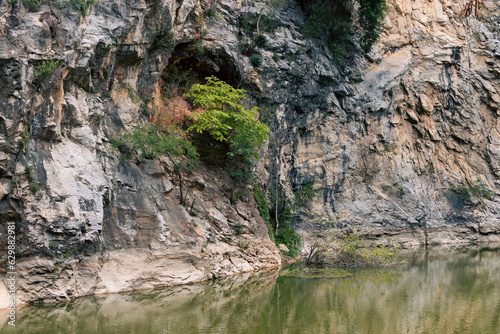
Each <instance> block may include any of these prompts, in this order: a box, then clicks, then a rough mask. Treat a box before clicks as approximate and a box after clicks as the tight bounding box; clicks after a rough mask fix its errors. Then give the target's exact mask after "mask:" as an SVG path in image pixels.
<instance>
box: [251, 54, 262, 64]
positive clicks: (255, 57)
mask: <svg viewBox="0 0 500 334" xmlns="http://www.w3.org/2000/svg"><path fill="white" fill-rule="evenodd" d="M262 63H263V60H262V57H261V56H259V55H258V54H253V55H251V56H250V64H252V66H254V67H259V66H260V65H262Z"/></svg>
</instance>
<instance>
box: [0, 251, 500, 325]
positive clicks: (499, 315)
mask: <svg viewBox="0 0 500 334" xmlns="http://www.w3.org/2000/svg"><path fill="white" fill-rule="evenodd" d="M404 257H405V259H406V261H407V263H404V264H401V265H398V266H396V267H392V268H378V269H362V270H355V271H351V272H352V274H353V276H350V277H345V278H333V279H318V278H314V279H298V278H293V277H285V276H279V277H278V272H277V271H271V272H266V273H258V274H246V275H242V276H236V277H231V278H227V279H223V280H216V281H212V282H206V283H203V284H196V285H187V286H181V287H174V288H171V289H167V290H161V291H149V292H136V293H131V294H119V295H109V296H105V297H92V298H82V299H78V300H76V301H73V302H70V303H67V304H64V305H62V304H60V305H55V306H35V307H25V308H22V309H21V310H19V313H18V315H19V318H18V322H17V325H18V326H16V327H17V332H18V333H22V332H29V333H68V332H72V333H182V334H187V333H252V334H255V333H301V334H302V333H319V334H321V333H325V334H326V333H328V334H329V333H366V334H368V333H370V334H378V333H380V334H382V333H440V334H447V333H481V334H490V333H491V334H496V333H499V332H500V287H499V285H498V282H500V247H499V248H492V247H490V248H479V247H477V248H473V249H471V248H461V249H460V248H454V249H447V248H444V247H441V248H433V249H430V250H424V249H423V250H419V251H416V252H411V253H410V252H409V253H407V254H405V255H404ZM284 270H287V269H286V268H285V269H284ZM0 317H2V318H1V319H2V323H4V322H3V321H4V320H3V319H4V317H3V316H2V315H0ZM0 328H2V333H3V332H4V330H5V329H6V328H7V326H6V324H5V325H4V326H3V327H0ZM5 332H6V333H10V331H9V330H6V331H5Z"/></svg>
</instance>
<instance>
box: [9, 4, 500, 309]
mask: <svg viewBox="0 0 500 334" xmlns="http://www.w3.org/2000/svg"><path fill="white" fill-rule="evenodd" d="M459 11H460V4H459V3H457V2H454V1H446V0H434V1H411V2H410V1H403V0H394V1H390V2H389V3H388V13H387V17H386V19H385V21H384V32H383V33H382V36H381V38H380V42H379V43H377V44H376V45H375V46H374V48H373V51H372V52H371V53H370V54H369V55H368V57H363V56H361V55H359V56H356V55H353V56H352V57H353V58H354V61H352V62H350V63H349V64H348V65H347V66H345V67H343V68H340V67H336V66H335V65H334V62H333V57H332V55H331V53H330V52H329V51H328V50H327V48H326V47H325V46H324V45H322V44H321V43H318V41H315V40H314V39H312V38H309V37H308V36H306V35H305V34H304V33H303V30H304V26H305V23H306V18H305V16H304V13H303V11H302V9H301V7H300V5H299V3H295V2H293V1H289V2H286V3H285V5H284V6H283V7H273V6H272V5H271V4H270V3H267V2H265V1H253V2H250V1H229V0H221V1H216V2H212V1H209V0H203V1H199V0H189V1H187V0H185V1H173V0H130V1H125V2H124V1H118V0H103V1H99V2H98V3H97V4H92V5H91V7H90V11H89V15H88V16H87V17H84V16H83V15H81V13H78V12H75V10H74V9H73V8H71V7H68V6H67V5H64V3H63V2H58V1H52V4H51V3H50V2H49V1H43V4H42V6H41V7H40V8H39V9H37V10H36V11H34V12H30V11H29V10H27V9H26V8H25V6H24V5H23V2H22V1H17V3H16V4H15V5H12V4H11V3H10V2H6V1H3V2H2V3H1V4H0V68H1V70H0V82H1V87H2V88H1V89H0V220H1V222H2V225H1V226H0V232H1V233H2V237H1V238H0V245H1V248H2V249H4V248H5V246H6V238H5V235H6V224H7V223H8V222H12V221H14V222H16V231H17V237H18V253H19V256H18V258H17V270H18V271H19V273H20V280H19V289H20V292H19V296H20V302H23V303H24V302H32V301H37V300H42V299H52V300H58V299H65V298H70V297H76V296H81V295H85V294H92V293H101V292H114V291H124V290H130V289H141V288H151V287H156V286H165V285H172V284H181V283H186V282H193V281H198V280H203V279H208V278H211V277H218V276H224V275H229V274H234V273H238V272H243V271H249V270H254V269H258V268H264V267H269V266H274V265H279V264H280V257H279V254H278V252H277V250H276V248H275V246H274V245H273V243H272V242H271V241H270V240H269V237H268V234H267V227H266V225H265V223H264V221H263V220H262V219H261V218H260V217H259V215H258V212H257V210H256V208H255V203H254V201H253V199H252V196H250V195H248V194H247V195H244V196H243V197H242V198H241V200H239V201H234V200H233V196H232V195H231V194H230V191H229V190H228V187H227V185H228V184H230V182H231V181H230V178H229V176H228V175H226V174H225V173H223V172H220V171H216V170H214V169H213V168H211V167H209V166H206V165H203V164H201V165H200V167H199V169H198V170H197V171H196V172H194V173H192V174H190V175H188V176H187V183H188V187H189V188H190V189H191V191H190V194H189V196H188V203H190V204H192V203H194V204H192V205H188V206H186V207H184V206H181V205H179V204H178V203H179V187H178V180H177V178H176V176H175V173H174V169H173V166H172V165H171V164H169V161H168V160H167V159H159V160H151V161H148V160H145V161H143V162H140V161H121V160H119V159H118V155H117V153H116V152H115V151H113V150H112V149H111V146H110V143H109V141H110V140H111V139H112V138H113V137H114V136H117V135H119V134H121V133H123V131H125V130H130V129H131V128H132V127H133V126H134V125H136V124H139V123H141V122H144V121H147V120H148V115H147V113H145V112H144V110H143V106H144V104H145V101H151V99H153V100H155V99H157V98H158V96H159V94H160V92H161V88H162V85H163V84H164V81H165V80H166V79H168V77H169V73H171V72H172V71H173V69H174V68H176V69H185V70H187V69H190V70H193V71H194V72H195V73H196V74H197V75H198V76H200V77H203V76H206V75H209V74H215V75H217V76H218V77H219V78H221V79H223V80H225V81H227V82H228V83H230V84H232V85H233V86H238V87H242V88H245V89H246V90H247V91H248V94H249V99H250V101H249V103H251V104H253V105H259V106H260V107H261V119H263V120H265V121H266V122H267V123H268V124H269V126H270V127H271V129H272V131H273V132H272V134H271V140H270V143H269V147H268V149H267V150H265V152H263V155H264V159H263V161H261V162H259V163H258V164H257V165H256V166H255V169H254V173H255V175H257V176H258V183H260V185H261V186H263V187H268V189H269V194H271V193H272V191H271V190H272V189H276V187H277V184H276V183H277V182H278V183H279V186H280V187H281V188H282V189H283V192H285V193H286V194H287V195H288V197H289V198H293V197H294V191H295V192H297V191H300V190H301V189H304V187H306V186H307V185H311V184H312V185H313V190H314V193H315V194H316V195H317V196H315V197H314V199H313V200H312V201H311V203H307V204H306V206H309V207H310V208H312V209H315V210H320V211H324V212H326V213H328V214H330V215H333V214H334V213H336V212H340V211H344V212H346V218H345V222H346V223H349V224H350V225H353V226H356V227H357V228H359V229H361V230H363V231H365V232H367V233H369V232H370V233H374V234H375V235H379V236H381V235H393V236H394V237H395V238H396V239H397V240H398V241H399V242H401V243H403V244H407V245H409V244H413V245H418V244H425V243H433V242H460V241H482V240H484V241H486V240H499V239H500V218H499V214H498V212H499V210H500V203H499V202H498V199H497V196H498V194H499V189H500V183H499V182H500V179H499V178H500V165H499V163H500V121H499V117H498V113H499V109H498V107H499V104H500V95H499V87H500V86H499V78H500V68H499V66H500V65H499V58H500V40H499V38H500V37H499V32H500V26H499V22H498V17H499V15H500V5H499V4H498V3H497V2H494V1H485V8H483V10H482V11H481V15H482V18H481V19H480V20H477V19H473V18H471V19H467V20H464V19H459V18H458V13H459ZM261 21H262V22H264V23H265V25H266V26H267V27H268V28H267V29H266V30H263V31H260V33H262V34H264V35H265V36H266V38H267V43H266V45H265V46H262V47H257V50H254V51H252V52H250V53H249V52H248V49H249V45H248V38H247V37H248V36H247V35H248V33H249V30H251V32H250V33H251V34H253V33H255V32H253V30H255V29H256V26H257V25H259V24H260V22H261ZM264 23H263V24H264ZM253 52H256V53H258V54H259V55H260V57H261V58H262V64H261V65H260V66H253V65H252V63H251V61H250V57H249V56H251V55H252V53H253ZM49 61H50V62H49ZM49 64H55V69H54V70H53V71H50V73H48V75H47V77H46V78H43V79H42V76H41V75H40V73H37V70H38V71H39V70H40V68H41V66H48V65H49ZM254 65H255V64H254ZM28 140H29V142H28ZM27 165H29V166H32V167H33V170H32V171H29V168H28V170H27V169H26V167H25V166H27ZM28 174H30V175H31V177H29V179H28ZM478 178H480V181H478ZM30 179H31V180H30ZM276 180H278V181H276ZM313 181H314V183H313ZM33 184H36V185H38V186H36V185H35V186H33ZM37 187H39V189H37ZM270 200H271V202H273V198H272V196H270ZM296 218H297V219H296V220H295V224H296V227H297V228H299V229H300V228H301V223H300V217H299V216H298V217H296ZM0 259H2V261H5V252H4V251H2V254H0ZM4 292H5V287H4V286H3V285H2V284H0V307H3V306H5V303H6V300H5V299H4V295H5V293H4ZM2 303H3V304H2Z"/></svg>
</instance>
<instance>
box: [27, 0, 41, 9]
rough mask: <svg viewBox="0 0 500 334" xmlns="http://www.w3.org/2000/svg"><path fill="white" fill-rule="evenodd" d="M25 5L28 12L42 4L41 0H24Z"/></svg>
mask: <svg viewBox="0 0 500 334" xmlns="http://www.w3.org/2000/svg"><path fill="white" fill-rule="evenodd" d="M25 1H26V7H28V9H29V10H30V12H36V11H37V10H39V9H40V7H41V6H42V2H41V1H40V0H25Z"/></svg>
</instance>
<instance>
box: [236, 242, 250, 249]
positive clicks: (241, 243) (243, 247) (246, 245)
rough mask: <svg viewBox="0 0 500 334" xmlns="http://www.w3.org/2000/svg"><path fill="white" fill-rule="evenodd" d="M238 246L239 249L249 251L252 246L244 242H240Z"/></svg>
mask: <svg viewBox="0 0 500 334" xmlns="http://www.w3.org/2000/svg"><path fill="white" fill-rule="evenodd" d="M237 244H238V247H239V248H241V249H247V248H248V246H249V245H250V241H247V242H244V241H241V240H238V243H237Z"/></svg>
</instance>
